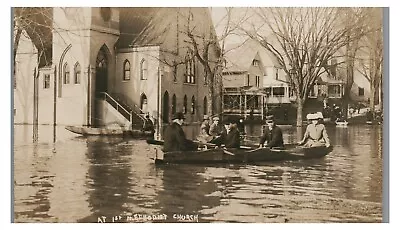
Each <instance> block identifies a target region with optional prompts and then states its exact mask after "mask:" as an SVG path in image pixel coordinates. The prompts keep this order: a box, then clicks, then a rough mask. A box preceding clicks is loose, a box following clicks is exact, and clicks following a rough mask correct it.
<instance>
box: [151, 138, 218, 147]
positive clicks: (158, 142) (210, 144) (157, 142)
mask: <svg viewBox="0 0 400 230" xmlns="http://www.w3.org/2000/svg"><path fill="white" fill-rule="evenodd" d="M146 142H147V144H151V145H164V141H158V140H153V139H147V140H146ZM193 142H194V143H196V144H199V145H203V146H204V145H205V146H207V147H215V146H216V145H215V144H212V143H203V142H199V141H193Z"/></svg>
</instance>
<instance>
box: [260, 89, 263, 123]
mask: <svg viewBox="0 0 400 230" xmlns="http://www.w3.org/2000/svg"><path fill="white" fill-rule="evenodd" d="M260 97H261V120H262V119H263V118H264V95H261V96H260Z"/></svg>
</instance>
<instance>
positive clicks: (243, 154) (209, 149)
mask: <svg viewBox="0 0 400 230" xmlns="http://www.w3.org/2000/svg"><path fill="white" fill-rule="evenodd" d="M147 143H148V144H151V145H153V146H154V149H155V158H154V161H155V163H156V164H171V163H172V164H216V163H239V164H241V163H244V164H249V163H260V162H269V161H285V160H300V159H312V158H321V157H324V156H326V155H327V154H329V153H330V152H331V151H332V149H333V147H332V146H330V147H325V146H318V147H304V146H299V145H296V144H286V145H285V147H284V148H259V147H258V146H240V148H235V149H231V148H228V149H226V148H223V147H216V146H215V145H212V144H209V143H202V144H203V147H204V148H202V149H199V150H197V151H175V152H164V151H163V149H162V145H163V141H158V140H147ZM199 145H201V144H200V143H199Z"/></svg>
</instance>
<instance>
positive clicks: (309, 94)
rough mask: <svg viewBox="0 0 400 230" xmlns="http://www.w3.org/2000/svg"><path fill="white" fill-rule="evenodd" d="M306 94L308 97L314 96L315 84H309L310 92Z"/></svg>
mask: <svg viewBox="0 0 400 230" xmlns="http://www.w3.org/2000/svg"><path fill="white" fill-rule="evenodd" d="M308 96H309V97H316V94H315V85H313V86H311V88H310V92H309V93H308Z"/></svg>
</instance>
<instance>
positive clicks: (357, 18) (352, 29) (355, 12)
mask: <svg viewBox="0 0 400 230" xmlns="http://www.w3.org/2000/svg"><path fill="white" fill-rule="evenodd" d="M365 9H366V8H340V9H339V10H340V12H341V13H342V15H343V17H344V18H345V19H346V20H345V21H344V23H345V24H344V26H345V27H346V28H347V30H346V32H347V34H346V39H347V43H346V47H345V68H346V74H345V75H344V77H343V78H344V79H343V80H344V81H345V85H344V92H343V109H344V111H343V112H344V115H345V116H346V117H347V114H348V112H347V111H348V104H349V102H350V99H351V98H350V92H351V88H352V87H353V84H354V72H355V71H356V69H355V67H354V65H355V60H356V58H357V53H358V52H359V50H360V48H361V45H362V44H361V43H360V41H361V38H362V37H364V36H365V35H366V34H367V33H369V28H368V18H369V17H370V14H369V13H368V12H367V11H366V10H365ZM358 38H360V39H358Z"/></svg>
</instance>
